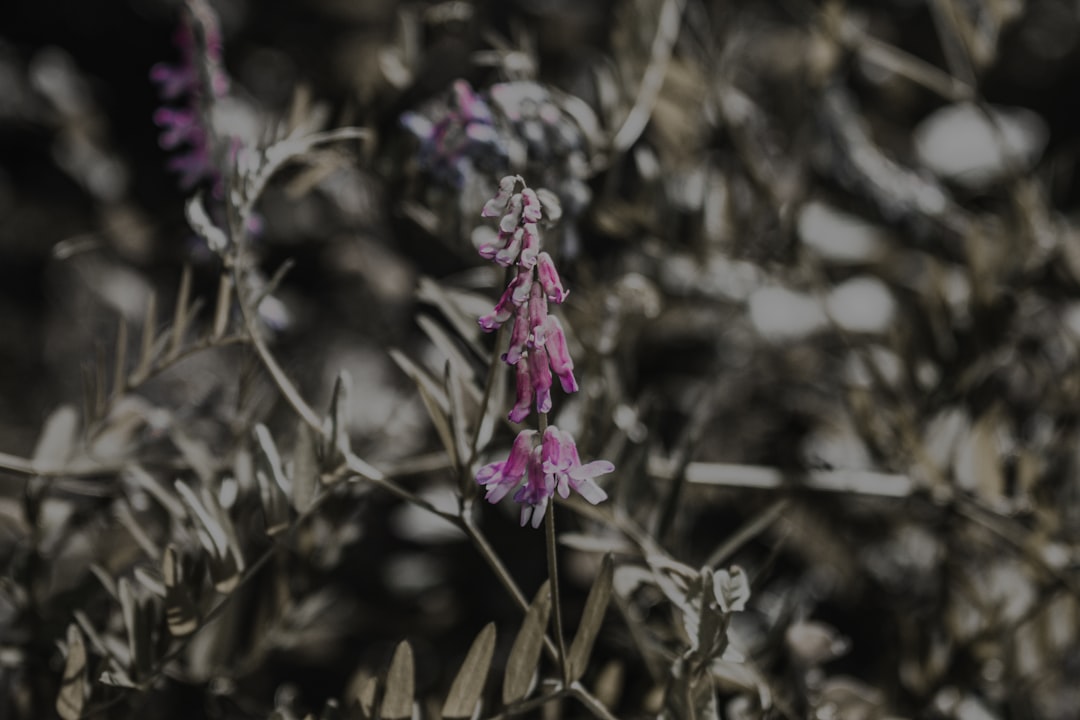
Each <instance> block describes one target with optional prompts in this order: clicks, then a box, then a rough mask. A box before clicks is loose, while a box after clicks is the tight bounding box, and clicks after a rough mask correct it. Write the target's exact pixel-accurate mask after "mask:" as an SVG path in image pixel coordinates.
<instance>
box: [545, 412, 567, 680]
mask: <svg viewBox="0 0 1080 720" xmlns="http://www.w3.org/2000/svg"><path fill="white" fill-rule="evenodd" d="M538 415H539V417H538V419H537V426H538V428H539V430H540V437H541V438H542V437H543V436H544V431H545V430H547V424H548V423H547V413H538ZM547 503H548V506H547V512H545V513H544V540H545V543H546V546H547V566H548V580H550V581H551V609H552V617H553V620H554V622H555V644H556V646H557V647H558V650H559V673H560V675H561V676H562V681H563V687H569V685H570V664H569V663H568V662H567V661H566V640H565V639H564V638H563V618H562V602H560V600H559V598H560V595H559V561H558V555H557V553H558V546H557V545H556V543H555V495H554V494H552V496H551V497H549V498H548V501H547Z"/></svg>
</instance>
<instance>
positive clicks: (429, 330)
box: [416, 315, 479, 393]
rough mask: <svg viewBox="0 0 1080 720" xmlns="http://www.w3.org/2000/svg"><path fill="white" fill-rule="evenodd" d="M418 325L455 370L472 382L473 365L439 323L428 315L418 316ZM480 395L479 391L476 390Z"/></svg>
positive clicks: (473, 374)
mask: <svg viewBox="0 0 1080 720" xmlns="http://www.w3.org/2000/svg"><path fill="white" fill-rule="evenodd" d="M416 324H417V325H419V326H420V329H421V330H423V331H424V334H425V335H427V336H428V338H430V339H431V342H432V343H433V344H434V345H435V347H437V348H438V349H439V350H441V351H442V353H443V355H445V356H446V359H447V360H448V361H449V362H450V364H451V365H453V366H454V369H455V370H457V372H458V373H459V374H460V375H461V377H462V378H464V379H466V380H468V381H471V380H472V379H473V377H474V376H475V373H474V372H473V367H472V365H470V364H469V361H468V360H466V359H465V356H464V355H462V354H461V351H460V350H458V348H457V345H456V344H455V343H454V340H453V338H451V337H450V334H449V333H447V332H446V331H445V330H443V328H442V326H441V325H439V323H437V322H435V321H434V320H432V319H431V318H429V317H428V316H427V315H418V316H417V318H416ZM476 392H477V393H479V390H478V389H477V390H476Z"/></svg>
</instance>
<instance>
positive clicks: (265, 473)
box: [255, 424, 292, 535]
mask: <svg viewBox="0 0 1080 720" xmlns="http://www.w3.org/2000/svg"><path fill="white" fill-rule="evenodd" d="M255 438H256V439H257V440H258V441H259V448H260V449H261V450H262V453H261V455H260V456H259V465H260V467H259V469H258V470H257V471H256V472H255V479H256V480H257V481H258V483H259V496H260V497H261V498H262V507H263V515H264V516H265V519H266V532H267V534H268V535H276V534H277V533H279V532H281V531H283V530H285V529H286V528H287V527H288V526H289V509H288V500H287V499H286V498H287V497H288V495H289V494H291V492H292V488H291V483H290V482H289V479H288V478H287V477H285V470H284V469H283V467H282V465H281V455H280V454H279V453H278V450H277V446H276V445H275V444H274V438H273V436H272V435H271V434H270V431H269V430H267V429H266V426H265V425H262V424H259V425H256V426H255ZM271 479H272V480H273V482H271Z"/></svg>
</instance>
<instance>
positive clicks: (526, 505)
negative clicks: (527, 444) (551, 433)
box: [514, 448, 555, 528]
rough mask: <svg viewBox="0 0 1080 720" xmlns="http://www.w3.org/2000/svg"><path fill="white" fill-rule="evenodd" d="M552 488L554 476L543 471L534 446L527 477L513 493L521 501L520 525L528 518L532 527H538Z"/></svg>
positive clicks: (523, 525) (516, 499)
mask: <svg viewBox="0 0 1080 720" xmlns="http://www.w3.org/2000/svg"><path fill="white" fill-rule="evenodd" d="M554 489H555V481H554V478H553V477H552V476H550V475H548V474H547V473H545V472H544V471H543V465H542V461H541V457H540V448H536V449H535V450H533V453H532V456H531V457H530V458H529V478H528V480H527V481H526V483H525V485H524V486H522V487H521V489H519V490H518V491H517V492H516V493H515V494H514V500H515V501H516V502H519V503H521V527H525V523H528V522H529V521H530V520H531V521H532V522H531V524H532V526H533V527H534V528H538V527H540V523H541V522H543V520H544V513H545V512H546V511H547V503H548V498H549V497H551V494H552V492H553V491H554Z"/></svg>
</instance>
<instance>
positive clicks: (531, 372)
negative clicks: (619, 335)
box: [476, 175, 615, 528]
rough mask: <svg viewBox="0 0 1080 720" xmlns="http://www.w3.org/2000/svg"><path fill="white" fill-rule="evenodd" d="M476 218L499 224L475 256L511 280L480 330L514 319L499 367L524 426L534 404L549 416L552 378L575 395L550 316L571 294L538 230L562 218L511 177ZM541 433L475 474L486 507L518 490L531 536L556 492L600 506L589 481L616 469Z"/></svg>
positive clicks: (545, 195)
mask: <svg viewBox="0 0 1080 720" xmlns="http://www.w3.org/2000/svg"><path fill="white" fill-rule="evenodd" d="M519 185H520V186H521V189H520V190H519V189H518V186H519ZM481 214H482V215H483V216H484V217H498V218H499V231H498V234H497V235H496V236H495V237H494V239H492V240H491V241H488V242H485V243H483V244H482V245H481V246H480V248H479V253H480V255H481V256H482V257H484V258H486V259H488V260H491V261H493V262H495V263H497V264H498V265H501V266H502V267H505V268H512V269H513V277H512V278H511V279H510V281H509V283H508V284H507V287H506V290H505V291H504V292H503V294H502V297H501V298H500V299H499V302H498V303H497V304H496V305H495V307H494V309H493V310H492V311H491V312H490V313H488V314H487V315H484V316H482V317H480V318H479V321H478V322H479V323H480V327H481V328H483V329H484V330H485V331H488V332H491V331H494V330H496V329H498V328H499V327H501V326H502V325H503V323H506V322H508V321H510V319H511V318H513V326H512V329H511V331H510V342H509V346H508V348H507V350H506V352H505V353H503V354H502V360H503V362H506V363H507V364H509V365H512V366H514V368H515V369H516V372H517V378H516V382H515V387H516V401H515V403H514V406H513V408H511V410H510V413H509V418H510V420H511V421H512V422H521V421H522V420H524V419H525V418H526V417H528V415H529V413H530V412H531V411H532V406H533V403H534V402H535V404H536V411H537V413H540V414H545V413H547V412H549V411H550V410H551V386H552V374H554V375H555V376H556V377H558V378H559V383H560V385H562V388H563V390H564V391H565V392H567V393H572V392H576V391H577V389H578V383H577V379H576V378H575V377H574V362H573V359H572V358H571V357H570V352H569V350H568V349H567V346H566V334H565V333H564V331H563V326H562V323H560V322H559V319H558V318H557V317H556V316H554V315H549V314H548V303H554V304H556V305H559V304H562V302H563V301H564V300H566V296H567V294H568V293H567V291H566V289H565V288H563V285H562V280H561V279H560V277H559V273H558V271H557V270H556V268H555V263H554V261H553V260H552V258H551V255H549V254H548V253H547V252H545V251H544V250H543V249H542V248H541V242H540V231H539V228H538V223H539V222H540V220H541V219H542V218H544V217H546V218H547V219H548V220H549V221H551V222H555V221H557V220H558V219H559V216H560V214H561V210H560V208H559V202H558V199H557V198H556V197H555V196H554V195H553V194H552V193H550V192H548V191H546V190H536V191H534V190H532V189H530V188H529V187H527V186H526V185H525V181H524V180H522V178H521V177H520V176H517V175H510V176H507V177H505V178H503V179H502V181H501V182H500V183H499V191H498V193H497V194H496V195H495V197H493V198H492V199H491V200H489V201H488V202H487V203H486V204H485V205H484V209H483V211H482V213H481ZM541 428H542V429H543V437H542V438H541V440H540V442H539V444H538V443H537V436H538V435H539V433H538V431H536V430H523V431H521V432H520V433H519V434H518V436H517V438H516V439H515V440H514V445H513V447H512V449H511V451H510V455H509V457H508V458H507V459H506V460H505V461H503V462H495V463H491V464H489V465H485V466H484V467H482V468H480V470H479V471H478V472H477V474H476V481H477V482H478V483H479V484H480V485H483V486H486V487H487V494H486V496H485V497H486V499H487V500H488V501H489V502H492V503H496V502H499V501H500V500H501V499H502V498H504V497H505V496H506V495H507V494H509V492H510V491H511V490H513V489H514V488H518V490H517V492H516V493H515V494H514V500H515V501H517V502H519V503H521V524H522V525H525V524H526V523H528V522H530V521H531V524H532V526H533V527H534V528H535V527H539V525H540V522H541V521H542V520H543V517H544V513H545V510H546V509H547V503H548V500H549V498H550V497H551V496H552V494H553V493H555V492H557V493H559V496H560V497H563V498H566V497H568V496H569V494H570V491H571V490H574V491H575V492H577V493H578V494H580V495H581V496H582V497H584V498H585V499H586V500H587V501H588V502H590V503H593V504H596V503H599V502H601V501H602V500H605V499H606V498H607V494H606V493H605V492H604V491H603V490H602V489H601V488H600V486H598V485H597V484H596V483H595V482H593V478H595V477H597V476H598V475H603V474H605V473H609V472H611V471H612V470H614V469H615V466H614V465H612V464H611V463H610V462H607V461H606V460H597V461H594V462H590V463H588V464H585V465H582V463H581V459H580V458H579V456H578V450H577V445H576V444H575V442H574V438H573V436H571V435H570V433H568V432H566V431H563V430H560V429H559V428H557V427H555V426H554V425H552V426H548V427H547V428H546V429H544V427H543V424H541ZM523 482H524V484H522V483H523ZM518 486H520V488H519V487H518Z"/></svg>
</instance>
